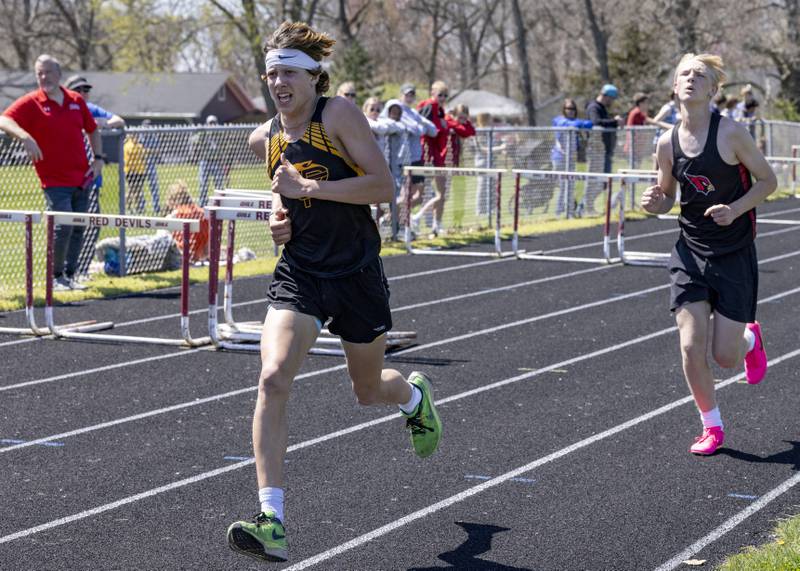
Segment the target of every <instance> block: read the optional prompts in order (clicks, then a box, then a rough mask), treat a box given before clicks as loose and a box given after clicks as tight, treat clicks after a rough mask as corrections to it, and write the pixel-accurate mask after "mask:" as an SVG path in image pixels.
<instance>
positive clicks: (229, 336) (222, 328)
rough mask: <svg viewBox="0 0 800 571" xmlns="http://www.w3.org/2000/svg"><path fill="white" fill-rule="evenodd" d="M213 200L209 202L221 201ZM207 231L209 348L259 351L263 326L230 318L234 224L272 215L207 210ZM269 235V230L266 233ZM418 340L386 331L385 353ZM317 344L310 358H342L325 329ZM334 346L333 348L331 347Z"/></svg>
mask: <svg viewBox="0 0 800 571" xmlns="http://www.w3.org/2000/svg"><path fill="white" fill-rule="evenodd" d="M221 200H222V199H221V198H219V197H216V196H215V197H212V199H211V201H212V202H216V201H221ZM206 212H207V216H208V219H209V227H210V239H209V241H210V245H209V258H210V261H209V270H208V272H209V275H208V330H209V336H210V337H211V342H212V344H213V345H214V346H215V347H216V348H218V349H227V350H233V351H250V352H258V351H260V346H259V342H260V341H261V329H262V324H261V323H259V322H237V321H236V320H235V319H234V317H233V266H234V264H233V252H234V249H235V248H234V242H235V234H236V229H235V228H236V226H235V223H236V221H237V220H255V221H265V222H268V221H269V216H270V214H271V212H270V211H269V210H267V209H245V208H237V207H221V206H207V207H206ZM225 220H227V221H228V235H227V245H226V246H227V249H226V258H227V259H226V266H225V285H224V290H223V315H224V319H225V323H223V324H220V323H219V322H218V319H217V314H218V309H219V307H218V297H219V293H218V292H219V266H220V258H221V253H222V252H221V248H222V223H223V221H225ZM265 231H268V229H265ZM416 338H417V334H416V332H413V331H389V332H387V333H386V346H387V350H394V349H397V348H400V347H405V346H408V345H410V344H412V343H413V342H414V341H415V340H416ZM316 342H317V344H318V345H322V347H318V346H314V347H312V348H311V349H310V350H309V353H310V354H312V355H340V356H341V355H344V351H343V350H342V348H341V341H340V340H339V338H338V337H333V336H332V335H331V334H330V332H329V331H328V330H327V329H323V330H322V331H321V332H320V336H319V337H318V338H317V341H316ZM330 346H334V347H330Z"/></svg>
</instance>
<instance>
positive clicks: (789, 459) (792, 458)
mask: <svg viewBox="0 0 800 571" xmlns="http://www.w3.org/2000/svg"><path fill="white" fill-rule="evenodd" d="M784 442H786V443H787V444H791V446H792V447H791V448H788V449H786V450H784V451H783V452H776V453H775V454H770V455H769V456H758V455H756V454H750V453H749V452H742V451H741V450H733V449H731V448H721V449H720V451H719V454H725V455H726V456H730V457H731V458H733V459H735V460H744V461H745V462H755V463H759V464H793V465H794V469H795V470H800V442H795V441H793V440H784Z"/></svg>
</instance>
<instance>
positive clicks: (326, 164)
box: [228, 22, 441, 561]
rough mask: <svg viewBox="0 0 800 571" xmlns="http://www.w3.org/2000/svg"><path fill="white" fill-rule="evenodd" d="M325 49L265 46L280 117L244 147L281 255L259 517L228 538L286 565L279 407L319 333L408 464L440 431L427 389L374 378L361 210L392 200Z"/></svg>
mask: <svg viewBox="0 0 800 571" xmlns="http://www.w3.org/2000/svg"><path fill="white" fill-rule="evenodd" d="M333 44H334V40H333V39H331V38H330V37H328V36H327V35H325V34H322V33H319V32H315V31H314V30H312V29H311V28H310V27H309V26H308V25H307V24H304V23H290V22H284V23H283V24H282V25H281V26H280V27H279V28H278V29H277V30H276V31H275V32H274V33H273V34H272V37H271V38H270V39H269V40H268V41H267V43H266V46H265V48H264V51H265V52H266V60H265V63H266V71H267V73H266V78H265V79H266V82H267V84H268V86H269V91H270V95H271V96H272V99H273V101H275V105H276V107H277V110H278V114H277V115H276V116H275V117H274V118H273V119H272V120H270V121H268V122H267V123H265V124H264V125H262V126H261V127H259V128H257V129H256V130H255V131H254V132H253V133H252V134H251V136H250V147H251V149H252V150H253V151H254V152H255V153H256V155H258V156H259V157H261V158H262V159H264V160H265V161H266V162H267V170H268V172H269V174H270V178H271V179H272V205H273V206H272V208H273V214H272V216H271V218H270V230H271V232H272V237H273V240H274V241H275V243H276V244H278V245H283V246H284V249H283V253H282V255H281V259H280V260H279V262H278V265H277V266H276V268H275V272H274V274H273V279H272V282H271V283H270V286H269V291H268V294H267V299H268V301H269V305H270V307H269V309H268V311H267V317H266V319H265V321H264V328H263V332H262V335H261V374H260V377H259V383H258V397H257V401H256V409H255V413H254V416H253V449H254V452H255V464H256V474H257V479H258V487H259V490H258V492H259V493H258V496H259V500H260V503H261V511H260V513H258V514H257V515H256V516H255V517H254V518H253V519H252V521H237V522H235V523H233V524H232V525H231V526H230V527H229V528H228V543H229V545H230V546H231V548H232V549H234V550H235V551H238V552H240V553H243V554H245V555H249V556H251V557H254V558H257V559H261V560H266V561H286V560H287V557H288V555H287V549H286V531H285V528H284V525H283V520H284V517H283V486H284V458H285V456H286V443H287V420H286V404H287V401H288V399H289V391H290V389H291V386H292V381H293V380H294V377H295V375H296V374H297V372H298V370H299V369H300V366H301V365H302V363H303V360H304V359H305V356H306V355H307V354H308V351H309V349H310V348H311V347H312V345H314V343H315V341H316V339H317V335H318V334H319V332H320V329H321V327H322V324H323V323H325V322H326V321H327V320H328V319H330V323H329V325H328V329H329V330H330V331H331V333H334V334H336V335H338V336H339V337H341V340H342V347H343V348H344V352H345V356H346V358H347V370H348V373H349V375H350V380H351V382H352V386H353V391H354V392H355V394H356V398H357V399H358V402H359V403H360V404H363V405H381V404H396V405H398V406H399V407H400V410H401V412H402V414H403V416H404V418H405V419H406V426H407V427H408V428H409V429H410V430H411V441H412V444H413V447H414V450H415V452H416V453H417V455H419V456H421V457H426V456H429V455H431V454H433V452H434V451H435V450H436V448H437V446H438V444H439V438H440V436H441V423H440V421H439V416H438V414H437V412H436V408H435V406H434V401H433V393H432V390H431V385H430V382H429V380H428V379H427V377H426V376H425V375H423V374H421V373H411V375H410V376H409V378H408V380H406V379H405V378H404V377H403V376H402V375H401V374H400V373H399V372H398V371H396V370H394V369H384V368H383V364H384V351H385V348H386V335H385V334H386V332H387V331H388V330H389V329H391V327H392V320H391V314H390V311H389V289H388V283H387V281H386V278H385V276H384V274H383V265H382V264H381V260H380V257H379V253H380V236H379V235H378V230H377V227H376V225H375V222H374V220H373V219H372V218H371V216H370V207H369V205H370V204H374V203H379V202H389V201H391V200H393V199H394V184H393V182H392V177H391V174H390V173H389V169H388V167H387V166H386V161H384V160H383V156H382V155H381V151H380V149H379V148H378V146H377V144H376V143H375V139H374V138H373V136H372V132H371V131H370V128H369V124H368V123H367V120H366V118H365V117H364V114H363V113H362V112H361V111H360V110H359V109H358V108H357V107H356V106H355V105H353V103H351V102H350V101H348V100H346V99H344V98H342V97H333V98H331V99H328V98H327V97H323V96H322V95H323V94H324V93H325V91H327V89H328V84H329V78H328V74H327V72H325V71H323V69H322V66H321V64H320V61H321V60H322V58H323V57H327V56H329V55H330V53H331V47H332V46H333Z"/></svg>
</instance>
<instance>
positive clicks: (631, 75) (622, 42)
mask: <svg viewBox="0 0 800 571" xmlns="http://www.w3.org/2000/svg"><path fill="white" fill-rule="evenodd" d="M660 61H664V57H663V56H662V54H661V50H660V48H659V42H658V41H657V40H656V38H655V34H654V32H653V31H651V30H649V29H644V28H642V27H640V25H639V24H638V23H636V22H631V23H629V24H627V25H626V26H625V27H624V28H623V29H622V30H621V31H620V33H619V36H618V41H617V44H616V46H615V47H614V48H613V49H611V50H609V53H608V69H609V74H610V80H611V81H612V82H613V83H614V84H615V85H616V86H617V87H618V88H619V91H620V94H621V95H622V97H623V99H622V101H623V102H625V104H626V105H628V103H629V101H630V99H631V98H632V97H633V94H634V93H636V92H637V91H643V92H645V93H650V94H653V95H655V96H656V97H655V98H656V99H657V100H661V96H660V95H661V94H660V92H661V91H664V90H665V88H664V82H665V81H666V79H667V75H668V73H669V70H668V69H667V68H666V67H665V66H664V65H663V64H659V63H658V62H660ZM595 89H597V87H595ZM626 109H627V107H626Z"/></svg>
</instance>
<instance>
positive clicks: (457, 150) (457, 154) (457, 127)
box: [444, 103, 475, 167]
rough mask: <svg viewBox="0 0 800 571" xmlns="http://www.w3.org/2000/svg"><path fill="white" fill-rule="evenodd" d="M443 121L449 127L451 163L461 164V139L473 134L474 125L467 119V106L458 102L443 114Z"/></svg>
mask: <svg viewBox="0 0 800 571" xmlns="http://www.w3.org/2000/svg"><path fill="white" fill-rule="evenodd" d="M444 118H445V121H447V126H448V127H449V129H450V149H451V150H452V157H453V160H452V164H453V166H454V167H457V166H460V164H461V147H462V143H461V139H466V138H467V137H474V136H475V127H473V126H472V123H471V122H470V120H469V107H467V106H466V105H464V104H463V103H462V104H459V105H456V106H455V108H454V109H453V110H452V111H451V112H450V113H448V114H447V115H445V117H444Z"/></svg>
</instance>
